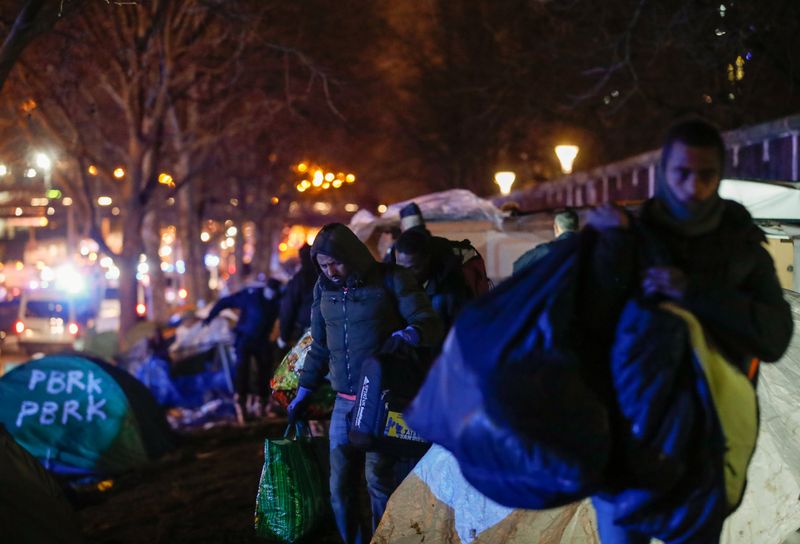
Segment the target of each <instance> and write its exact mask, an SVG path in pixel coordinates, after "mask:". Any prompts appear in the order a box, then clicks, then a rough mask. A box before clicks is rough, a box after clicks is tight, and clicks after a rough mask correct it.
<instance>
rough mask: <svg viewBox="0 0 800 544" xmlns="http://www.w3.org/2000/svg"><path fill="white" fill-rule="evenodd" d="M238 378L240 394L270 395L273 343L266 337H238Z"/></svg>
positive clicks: (236, 347) (236, 382)
mask: <svg viewBox="0 0 800 544" xmlns="http://www.w3.org/2000/svg"><path fill="white" fill-rule="evenodd" d="M235 349H236V380H235V387H236V392H237V393H238V394H239V396H240V397H241V398H242V399H244V397H245V396H246V395H256V396H259V397H262V398H267V397H268V396H269V391H270V389H269V380H270V378H271V377H272V344H271V343H270V341H269V340H268V339H266V338H257V339H256V338H249V337H246V336H239V337H237V338H236V344H235Z"/></svg>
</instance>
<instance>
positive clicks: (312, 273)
mask: <svg viewBox="0 0 800 544" xmlns="http://www.w3.org/2000/svg"><path fill="white" fill-rule="evenodd" d="M318 275H319V270H318V269H317V267H316V266H314V263H313V262H312V261H311V247H309V246H303V247H302V248H300V270H299V271H298V272H297V274H295V275H294V276H293V277H292V279H291V280H289V283H288V284H287V285H286V292H285V293H284V294H283V297H282V298H281V313H280V323H281V338H282V339H283V340H284V341H286V342H293V341H296V340H297V339H299V338H300V336H301V335H302V334H303V333H304V332H305V330H306V329H307V328H308V327H309V326H310V325H311V304H312V303H313V302H314V285H315V284H316V283H317V276H318Z"/></svg>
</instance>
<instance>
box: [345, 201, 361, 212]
mask: <svg viewBox="0 0 800 544" xmlns="http://www.w3.org/2000/svg"><path fill="white" fill-rule="evenodd" d="M344 211H346V212H350V213H355V212H357V211H358V204H353V203H352V202H348V203H347V204H345V205H344Z"/></svg>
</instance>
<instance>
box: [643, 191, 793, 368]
mask: <svg viewBox="0 0 800 544" xmlns="http://www.w3.org/2000/svg"><path fill="white" fill-rule="evenodd" d="M724 204H725V210H724V212H723V215H722V220H721V223H720V225H719V227H718V228H716V229H714V230H713V231H712V232H710V233H708V234H705V235H701V236H696V237H692V238H689V237H683V236H680V235H678V234H676V233H673V232H670V231H668V230H666V229H664V228H663V227H660V226H659V225H658V224H656V223H655V222H654V221H653V220H652V215H651V206H652V203H651V202H648V203H647V204H646V205H645V206H644V208H643V209H642V214H641V222H642V224H643V225H644V226H645V227H646V229H647V231H648V232H649V236H651V237H652V238H653V239H655V240H656V241H657V243H652V244H645V246H644V251H643V252H642V255H641V262H642V266H653V265H659V264H660V265H665V264H666V265H670V264H671V265H672V266H676V267H678V268H679V269H681V270H682V271H683V272H684V273H685V274H686V275H687V277H688V280H689V283H688V288H687V291H686V294H685V296H684V300H683V303H682V306H684V307H685V308H686V309H687V310H689V311H690V312H692V313H693V314H694V315H696V316H697V318H698V319H699V320H700V322H701V323H702V324H703V327H704V328H705V329H706V330H707V331H708V332H709V333H710V334H711V336H712V338H713V339H714V340H715V342H716V343H717V345H718V346H719V347H720V349H721V350H722V352H723V353H724V354H725V355H726V356H727V357H728V358H729V360H731V361H733V362H735V363H736V364H738V365H740V366H741V367H742V369H743V370H744V371H745V372H746V371H747V366H748V364H749V361H750V359H752V358H753V357H755V358H758V359H760V360H762V361H767V362H772V361H777V360H778V359H780V357H781V356H782V355H783V353H784V351H786V348H787V347H788V346H789V341H790V340H791V337H792V329H793V326H794V323H793V321H792V314H791V310H790V307H789V303H788V302H786V301H785V300H784V298H783V291H782V290H781V286H780V284H779V283H778V278H777V276H776V274H775V266H774V264H773V262H772V258H771V257H770V255H769V252H767V250H766V249H765V248H764V247H763V245H762V244H763V243H764V242H765V241H766V239H765V237H764V234H763V232H762V231H761V229H759V228H758V227H757V226H756V225H755V224H754V223H753V219H752V217H750V214H749V213H748V212H747V210H746V209H745V208H744V207H743V206H741V205H740V204H738V203H736V202H733V201H730V200H726V201H724Z"/></svg>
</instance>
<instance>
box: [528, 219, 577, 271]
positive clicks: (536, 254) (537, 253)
mask: <svg viewBox="0 0 800 544" xmlns="http://www.w3.org/2000/svg"><path fill="white" fill-rule="evenodd" d="M575 234H576V233H575V232H574V231H571V230H568V231H566V232H562V233H561V234H559V235H558V237H556V239H555V240H551V241H550V242H545V243H543V244H539V245H538V246H536V247H534V248H533V249H529V250H528V251H526V252H525V253H523V254H522V255H520V257H519V258H518V259H517V260H516V261H514V268H513V270H514V272H513V273H514V274H519V273H520V271H521V270H523V269H525V268H527V267H528V266H530V265H532V264H533V263H535V262H536V261H539V260H541V259H542V258H543V257H544V256H545V255H547V254H548V253H550V250H551V249H552V248H553V244H557V243H559V242H560V241H562V240H565V239H567V238H570V237H571V236H575Z"/></svg>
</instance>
